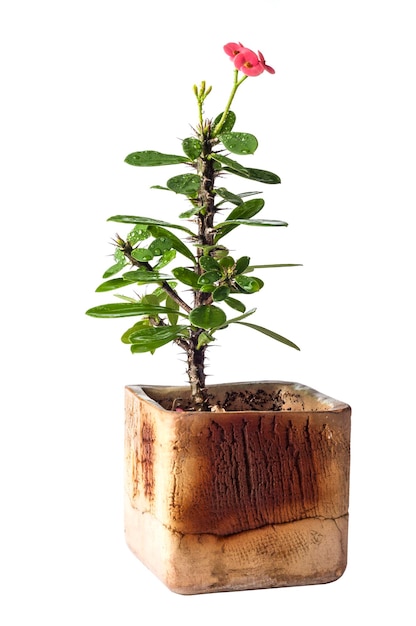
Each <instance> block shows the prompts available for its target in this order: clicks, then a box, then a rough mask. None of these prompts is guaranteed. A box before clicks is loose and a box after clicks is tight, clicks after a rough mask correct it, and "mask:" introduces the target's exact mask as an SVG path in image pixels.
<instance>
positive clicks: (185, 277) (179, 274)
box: [172, 267, 198, 290]
mask: <svg viewBox="0 0 416 626" xmlns="http://www.w3.org/2000/svg"><path fill="white" fill-rule="evenodd" d="M172 274H173V275H174V277H175V278H176V279H177V280H179V281H180V282H181V283H184V285H189V286H190V287H192V289H195V290H197V289H198V274H196V273H195V272H194V271H192V270H190V269H188V268H187V267H175V269H173V270H172Z"/></svg>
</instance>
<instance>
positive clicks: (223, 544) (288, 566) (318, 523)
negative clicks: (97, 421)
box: [125, 382, 351, 594]
mask: <svg viewBox="0 0 416 626" xmlns="http://www.w3.org/2000/svg"><path fill="white" fill-rule="evenodd" d="M209 391H210V393H211V394H212V397H213V404H218V403H220V405H221V406H222V407H225V409H226V412H199V413H198V412H191V411H184V412H178V411H176V410H170V409H171V408H172V406H174V405H175V404H177V403H176V401H175V402H174V400H175V399H177V398H181V399H182V402H183V403H185V404H184V406H186V400H187V398H189V389H188V388H187V387H157V386H156V387H153V386H146V387H143V388H141V387H138V386H128V387H126V430H125V444H126V483H125V486H126V507H125V530H126V539H127V543H128V545H129V547H130V548H131V550H132V551H133V552H134V553H135V554H136V555H137V557H138V558H139V559H140V560H141V561H142V562H143V563H144V564H145V565H146V566H147V567H148V568H149V569H150V570H151V571H153V572H154V574H156V575H157V576H158V577H159V578H160V579H161V580H162V581H163V583H165V585H167V587H168V588H169V589H171V590H172V591H175V592H177V593H183V594H196V593H208V592H214V591H233V590H242V589H259V588H266V587H284V586H294V585H309V584H316V583H326V582H330V581H334V580H336V579H337V578H339V577H340V576H341V575H342V573H343V572H344V570H345V567H346V564H347V531H348V490H349V458H350V457H349V443H350V415H351V409H350V407H349V406H348V405H347V404H345V403H343V402H339V401H337V400H334V399H333V398H330V397H328V396H325V395H323V394H321V393H319V392H317V391H315V390H314V389H310V388H309V387H305V386H304V385H300V384H297V383H285V382H250V383H231V384H224V385H213V386H211V387H209ZM163 406H164V407H165V408H163Z"/></svg>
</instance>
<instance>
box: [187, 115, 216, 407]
mask: <svg viewBox="0 0 416 626" xmlns="http://www.w3.org/2000/svg"><path fill="white" fill-rule="evenodd" d="M211 130H212V129H211V124H210V122H206V123H205V124H201V126H200V129H199V132H200V136H199V139H200V141H201V143H202V151H201V155H200V156H199V158H198V161H197V172H198V174H199V176H200V179H201V182H200V185H199V190H198V196H197V198H196V200H195V203H196V205H197V206H199V207H200V210H199V212H198V213H197V214H196V216H195V219H196V222H197V227H198V235H197V236H198V240H197V242H198V247H197V266H196V271H197V273H198V274H199V275H201V274H202V272H203V270H202V268H201V266H200V263H199V260H200V258H201V256H203V254H204V249H206V247H207V246H208V247H209V246H213V245H214V232H215V231H214V228H213V227H214V215H215V205H214V198H215V193H214V180H215V169H214V161H213V160H212V159H210V155H211V153H212V146H213V143H214V142H213V140H212V137H211ZM211 302H212V295H211V294H210V293H205V292H203V291H195V292H194V307H195V308H196V307H199V306H202V305H204V304H205V305H207V304H211ZM202 333H203V330H202V329H201V328H196V329H192V330H191V336H190V340H189V343H190V346H189V350H188V378H189V382H190V385H191V393H192V399H193V402H194V404H195V409H197V410H202V411H204V410H205V411H206V410H208V408H209V402H208V392H207V389H206V385H205V352H206V348H207V346H206V345H201V346H200V347H198V343H199V339H200V336H201V334H202Z"/></svg>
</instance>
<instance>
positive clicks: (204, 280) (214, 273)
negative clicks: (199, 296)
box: [198, 270, 222, 285]
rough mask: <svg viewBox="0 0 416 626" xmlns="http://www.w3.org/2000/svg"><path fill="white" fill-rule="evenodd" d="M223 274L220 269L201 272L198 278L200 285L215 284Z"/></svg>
mask: <svg viewBox="0 0 416 626" xmlns="http://www.w3.org/2000/svg"><path fill="white" fill-rule="evenodd" d="M221 276H222V274H221V272H219V271H218V270H210V271H209V272H205V273H204V274H201V276H200V277H199V278H198V285H213V284H214V283H216V282H217V281H218V280H220V278H221Z"/></svg>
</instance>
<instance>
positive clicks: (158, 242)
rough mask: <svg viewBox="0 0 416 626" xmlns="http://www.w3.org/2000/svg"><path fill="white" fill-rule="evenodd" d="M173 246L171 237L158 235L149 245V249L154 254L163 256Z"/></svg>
mask: <svg viewBox="0 0 416 626" xmlns="http://www.w3.org/2000/svg"><path fill="white" fill-rule="evenodd" d="M171 248H172V241H171V239H169V237H165V236H162V237H156V239H154V240H153V241H152V243H151V244H150V246H149V251H150V252H151V253H152V254H153V255H154V256H162V254H163V253H164V252H166V251H167V250H170V249H171Z"/></svg>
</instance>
